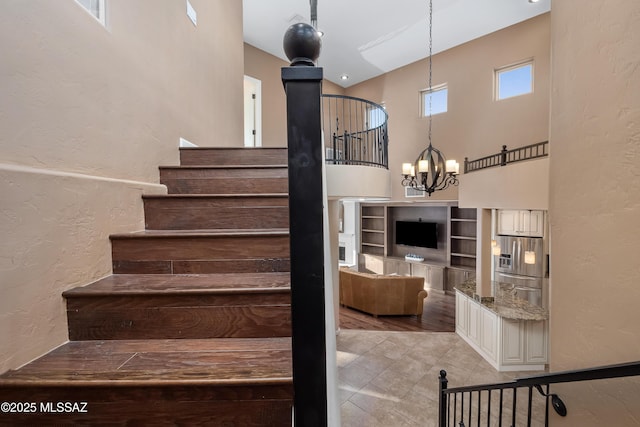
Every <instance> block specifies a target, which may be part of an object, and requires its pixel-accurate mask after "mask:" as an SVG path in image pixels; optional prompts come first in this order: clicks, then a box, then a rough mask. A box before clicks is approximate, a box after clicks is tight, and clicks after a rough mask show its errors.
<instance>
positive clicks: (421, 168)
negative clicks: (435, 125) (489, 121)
mask: <svg viewBox="0 0 640 427" xmlns="http://www.w3.org/2000/svg"><path fill="white" fill-rule="evenodd" d="M432 24H433V0H429V91H431V90H432V85H431V74H432V73H431V70H432V59H431V57H432V52H433V44H432V40H433V38H432ZM432 95H433V92H431V93H430V94H429V96H428V99H429V104H428V106H429V108H428V117H429V145H428V146H427V148H425V149H424V150H422V152H421V153H420V154H419V155H418V158H417V159H416V161H415V162H414V163H413V164H411V163H403V164H402V176H403V178H402V186H404V187H411V188H414V189H416V190H421V191H424V192H426V193H427V194H429V197H431V193H433V192H434V191H438V190H444V189H446V188H448V187H449V186H450V185H458V178H456V175H458V173H459V171H460V165H459V164H458V162H456V161H455V160H447V159H446V158H445V156H444V154H442V152H441V151H440V150H438V149H437V148H433V145H432V144H431V123H432V117H431V116H432V114H431V98H432Z"/></svg>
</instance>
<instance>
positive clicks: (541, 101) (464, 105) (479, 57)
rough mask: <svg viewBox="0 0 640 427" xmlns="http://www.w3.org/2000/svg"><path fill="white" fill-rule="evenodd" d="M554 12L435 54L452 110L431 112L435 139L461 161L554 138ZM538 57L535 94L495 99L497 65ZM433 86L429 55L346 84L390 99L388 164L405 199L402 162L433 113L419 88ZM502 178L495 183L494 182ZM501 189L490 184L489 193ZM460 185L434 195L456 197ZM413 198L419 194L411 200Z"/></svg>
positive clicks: (396, 195)
mask: <svg viewBox="0 0 640 427" xmlns="http://www.w3.org/2000/svg"><path fill="white" fill-rule="evenodd" d="M549 22H550V20H549V14H544V15H541V16H538V17H536V18H533V19H530V20H528V21H525V22H522V23H520V24H517V25H514V26H512V27H509V28H506V29H504V30H501V31H498V32H495V33H493V34H490V35H488V36H485V37H482V38H480V39H477V40H474V41H471V42H469V43H466V44H464V45H462V46H458V47H455V48H453V49H449V50H447V51H445V52H442V53H440V54H438V55H435V56H434V57H433V79H432V81H433V85H434V86H436V85H439V84H442V83H447V85H448V89H449V99H448V112H447V113H445V114H440V115H435V116H433V134H432V135H433V136H432V140H433V145H434V147H435V148H438V149H440V150H441V151H442V152H443V153H444V154H445V155H446V156H447V158H448V159H456V160H457V161H458V162H459V163H460V164H461V166H460V167H461V168H462V161H463V160H464V157H465V156H467V157H469V158H470V159H474V158H477V157H483V156H486V155H489V154H494V153H497V152H499V151H500V149H501V148H502V145H507V146H508V147H510V148H515V147H519V146H522V145H527V144H532V143H536V142H541V141H546V140H547V139H548V128H549V119H548V116H549V44H550V41H549V38H550V34H549ZM529 58H534V60H535V65H534V69H535V70H534V93H533V94H530V95H524V96H519V97H515V98H511V99H506V100H502V101H494V100H493V73H494V69H495V68H499V67H502V66H505V65H509V64H513V63H516V62H519V61H522V60H526V59H529ZM427 86H428V64H427V61H426V60H423V61H418V62H416V63H413V64H410V65H407V66H405V67H403V68H400V69H398V70H395V71H392V72H390V73H387V74H384V75H383V76H380V77H378V78H375V79H371V80H369V81H366V82H363V83H361V84H359V85H356V86H353V87H350V88H348V89H347V95H352V96H357V97H360V98H365V99H369V100H371V101H373V102H377V103H384V104H385V106H386V109H387V112H388V113H389V167H390V170H391V177H392V185H393V199H395V200H404V191H403V188H402V186H401V185H400V179H401V164H402V163H403V162H413V161H414V160H415V158H416V157H417V156H418V154H419V152H420V151H422V150H423V149H424V148H426V146H427V144H428V142H427V133H428V132H427V129H428V119H426V118H423V117H420V97H419V92H420V91H421V90H423V89H425V88H426V87H427ZM498 184H499V183H496V186H497V185H498ZM494 190H495V188H487V189H486V191H487V193H490V192H492V191H494ZM457 196H458V194H457V188H456V187H452V188H451V189H449V190H446V191H439V192H436V193H434V194H433V195H432V196H431V199H457ZM412 200H415V199H412Z"/></svg>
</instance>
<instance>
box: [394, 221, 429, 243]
mask: <svg viewBox="0 0 640 427" xmlns="http://www.w3.org/2000/svg"><path fill="white" fill-rule="evenodd" d="M396 244H397V245H407V246H419V247H422V248H432V249H438V224H437V223H435V222H418V221H396Z"/></svg>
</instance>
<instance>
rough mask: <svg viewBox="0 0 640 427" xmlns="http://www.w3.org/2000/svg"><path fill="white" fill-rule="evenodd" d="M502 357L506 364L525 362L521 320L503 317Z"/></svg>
mask: <svg viewBox="0 0 640 427" xmlns="http://www.w3.org/2000/svg"><path fill="white" fill-rule="evenodd" d="M501 326H502V333H501V335H502V337H501V338H502V357H501V362H502V363H503V364H505V365H520V364H523V363H525V354H524V334H523V327H522V325H521V321H520V320H511V319H502V325H501Z"/></svg>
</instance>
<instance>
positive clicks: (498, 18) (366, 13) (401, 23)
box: [243, 0, 551, 87]
mask: <svg viewBox="0 0 640 427" xmlns="http://www.w3.org/2000/svg"><path fill="white" fill-rule="evenodd" d="M550 8H551V0H540V1H539V2H537V3H530V2H529V0H481V1H479V0H433V53H434V54H435V53H438V52H441V51H443V50H447V49H450V48H452V47H454V46H457V45H460V44H463V43H466V42H468V41H470V40H473V39H476V38H478V37H481V36H483V35H485V34H489V33H492V32H494V31H497V30H500V29H502V28H505V27H508V26H510V25H513V24H516V23H518V22H521V21H524V20H527V19H530V18H533V17H534V16H537V15H540V14H542V13H545V12H548V11H549V10H550ZM243 10H244V12H243V13H244V40H245V42H247V43H249V44H250V45H253V46H255V47H257V48H259V49H261V50H264V51H266V52H268V53H270V54H272V55H275V56H277V57H279V58H282V59H284V60H287V58H286V56H285V54H284V51H283V49H282V38H283V36H284V33H285V31H286V30H287V28H288V27H289V26H290V25H292V24H295V23H297V22H307V23H308V22H309V14H310V5H309V0H243ZM318 29H319V30H321V31H323V32H324V33H325V34H324V36H323V38H322V52H321V54H320V59H319V60H318V66H320V67H323V68H324V76H325V78H327V79H328V80H330V81H332V82H334V83H337V84H339V85H340V86H343V87H348V86H351V85H354V84H356V83H360V82H362V81H365V80H368V79H370V78H373V77H376V76H378V75H380V74H384V73H386V72H389V71H391V70H394V69H396V68H399V67H402V66H404V65H407V64H410V63H412V62H415V61H418V60H420V59H422V58H425V57H426V56H427V55H428V45H429V43H428V41H429V37H428V34H429V33H428V31H429V2H428V1H426V0H395V1H391V0H318ZM343 74H344V75H348V76H349V79H348V80H341V78H340V77H341V76H342V75H343Z"/></svg>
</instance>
